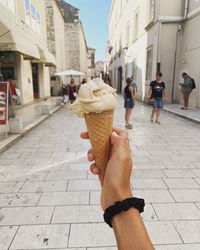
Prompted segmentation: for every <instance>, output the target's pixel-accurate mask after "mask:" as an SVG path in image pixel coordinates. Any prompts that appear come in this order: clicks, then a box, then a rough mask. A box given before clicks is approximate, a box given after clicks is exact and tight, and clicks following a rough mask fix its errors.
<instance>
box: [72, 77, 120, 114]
mask: <svg viewBox="0 0 200 250" xmlns="http://www.w3.org/2000/svg"><path fill="white" fill-rule="evenodd" d="M115 106H116V90H115V89H113V88H112V87H110V86H109V85H107V84H105V83H104V82H103V80H102V79H100V78H96V79H92V80H91V81H89V82H87V83H85V84H82V85H81V87H80V89H79V94H78V97H77V99H76V101H75V103H74V104H72V111H73V112H74V113H75V114H76V115H77V116H79V117H84V116H85V114H89V113H101V112H103V111H108V110H113V109H115Z"/></svg>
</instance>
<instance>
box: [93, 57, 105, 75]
mask: <svg viewBox="0 0 200 250" xmlns="http://www.w3.org/2000/svg"><path fill="white" fill-rule="evenodd" d="M105 73H106V63H105V62H104V61H97V62H96V63H95V77H101V78H103V76H104V74H105Z"/></svg>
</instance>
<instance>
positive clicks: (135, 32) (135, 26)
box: [133, 9, 139, 41]
mask: <svg viewBox="0 0 200 250" xmlns="http://www.w3.org/2000/svg"><path fill="white" fill-rule="evenodd" d="M138 32H139V9H137V10H136V11H135V14H134V20H133V41H135V40H137V38H138Z"/></svg>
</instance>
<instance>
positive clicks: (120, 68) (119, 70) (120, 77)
mask: <svg viewBox="0 0 200 250" xmlns="http://www.w3.org/2000/svg"><path fill="white" fill-rule="evenodd" d="M122 75H123V69H122V67H121V66H120V67H119V68H118V77H117V92H118V93H121V92H122Z"/></svg>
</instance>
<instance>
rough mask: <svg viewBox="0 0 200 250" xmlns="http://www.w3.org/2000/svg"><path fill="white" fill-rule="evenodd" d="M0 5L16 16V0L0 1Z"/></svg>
mask: <svg viewBox="0 0 200 250" xmlns="http://www.w3.org/2000/svg"><path fill="white" fill-rule="evenodd" d="M0 3H1V4H3V5H4V6H5V7H6V8H8V9H9V10H10V11H11V12H12V13H14V14H16V0H0Z"/></svg>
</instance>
